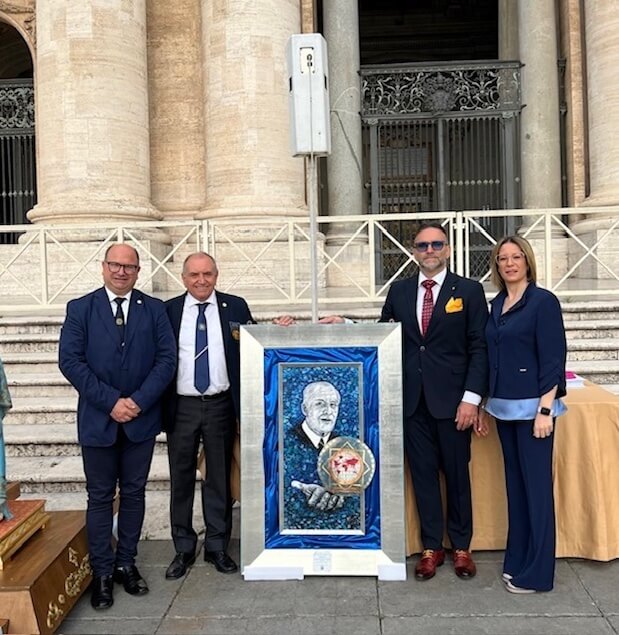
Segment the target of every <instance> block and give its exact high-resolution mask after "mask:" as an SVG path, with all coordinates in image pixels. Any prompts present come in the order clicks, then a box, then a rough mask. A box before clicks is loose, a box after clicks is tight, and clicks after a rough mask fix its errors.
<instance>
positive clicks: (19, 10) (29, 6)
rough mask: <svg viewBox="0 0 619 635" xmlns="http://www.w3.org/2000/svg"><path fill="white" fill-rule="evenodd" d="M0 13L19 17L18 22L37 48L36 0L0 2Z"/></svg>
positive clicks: (6, 0)
mask: <svg viewBox="0 0 619 635" xmlns="http://www.w3.org/2000/svg"><path fill="white" fill-rule="evenodd" d="M0 13H10V14H12V15H15V16H17V17H16V22H18V23H20V24H21V26H23V28H24V31H25V32H26V34H27V35H28V38H29V39H30V42H31V43H32V46H33V47H36V42H37V40H36V19H35V7H34V0H23V1H22V2H19V1H13V2H10V1H9V0H0Z"/></svg>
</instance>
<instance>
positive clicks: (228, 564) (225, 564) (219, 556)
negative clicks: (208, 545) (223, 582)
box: [204, 550, 239, 573]
mask: <svg viewBox="0 0 619 635" xmlns="http://www.w3.org/2000/svg"><path fill="white" fill-rule="evenodd" d="M204 560H205V562H211V563H212V564H214V565H215V569H217V571H219V573H234V572H235V571H238V569H239V568H238V567H237V566H236V562H234V560H232V558H231V557H230V556H229V555H228V554H227V553H226V552H225V551H206V550H205V551H204Z"/></svg>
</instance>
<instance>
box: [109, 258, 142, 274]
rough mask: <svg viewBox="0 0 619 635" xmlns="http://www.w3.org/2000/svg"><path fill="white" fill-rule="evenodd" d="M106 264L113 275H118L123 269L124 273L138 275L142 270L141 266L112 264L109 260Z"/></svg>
mask: <svg viewBox="0 0 619 635" xmlns="http://www.w3.org/2000/svg"><path fill="white" fill-rule="evenodd" d="M105 264H106V265H107V268H108V269H109V270H110V271H111V272H112V273H118V272H119V271H120V270H121V269H123V270H124V272H125V273H127V274H129V275H133V274H134V273H137V272H138V269H139V268H140V267H139V265H123V264H121V263H120V262H110V261H109V260H106V261H105Z"/></svg>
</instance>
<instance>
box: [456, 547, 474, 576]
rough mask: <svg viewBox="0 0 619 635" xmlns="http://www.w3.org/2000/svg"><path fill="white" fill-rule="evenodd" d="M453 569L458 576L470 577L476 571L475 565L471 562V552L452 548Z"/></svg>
mask: <svg viewBox="0 0 619 635" xmlns="http://www.w3.org/2000/svg"><path fill="white" fill-rule="evenodd" d="M452 557H453V561H454V569H455V570H456V575H457V576H458V577H459V578H464V579H465V580H466V579H468V578H472V577H473V576H474V575H475V574H476V573H477V567H476V566H475V563H474V562H473V558H472V556H471V552H470V551H467V550H466V549H454V551H453V554H452Z"/></svg>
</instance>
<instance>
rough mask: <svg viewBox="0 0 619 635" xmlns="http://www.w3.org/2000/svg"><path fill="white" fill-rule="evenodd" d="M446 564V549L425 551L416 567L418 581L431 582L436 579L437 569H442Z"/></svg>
mask: <svg viewBox="0 0 619 635" xmlns="http://www.w3.org/2000/svg"><path fill="white" fill-rule="evenodd" d="M443 562H445V550H444V549H424V550H423V551H422V553H421V557H420V558H419V562H418V563H417V566H416V567H415V577H416V578H417V580H429V579H430V578H433V577H434V574H435V573H436V567H440V566H441V565H442V564H443Z"/></svg>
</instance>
